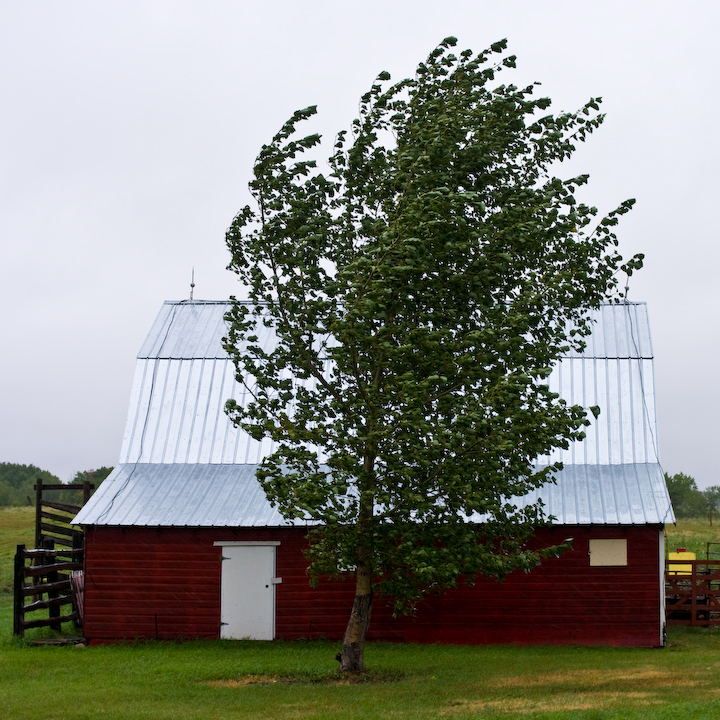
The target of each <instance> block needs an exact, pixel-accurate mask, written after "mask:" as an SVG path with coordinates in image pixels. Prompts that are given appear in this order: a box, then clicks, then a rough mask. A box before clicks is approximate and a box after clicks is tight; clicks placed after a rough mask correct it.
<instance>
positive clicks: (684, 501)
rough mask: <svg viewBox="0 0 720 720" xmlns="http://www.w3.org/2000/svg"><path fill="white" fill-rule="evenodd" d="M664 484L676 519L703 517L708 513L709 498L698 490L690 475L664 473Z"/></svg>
mask: <svg viewBox="0 0 720 720" xmlns="http://www.w3.org/2000/svg"><path fill="white" fill-rule="evenodd" d="M665 483H666V484H667V489H668V493H669V495H670V501H671V502H672V506H673V510H675V515H677V517H683V518H688V517H693V518H694V517H703V516H704V515H705V514H706V513H707V512H708V509H709V505H708V500H709V499H710V498H709V497H707V496H705V495H703V493H702V492H701V491H700V490H698V486H697V483H696V482H695V479H694V478H692V477H690V475H685V473H677V474H676V475H668V474H667V473H665Z"/></svg>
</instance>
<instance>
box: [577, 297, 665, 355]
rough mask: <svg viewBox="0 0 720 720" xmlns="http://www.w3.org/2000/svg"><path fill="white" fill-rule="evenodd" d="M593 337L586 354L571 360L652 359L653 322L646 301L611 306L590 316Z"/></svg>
mask: <svg viewBox="0 0 720 720" xmlns="http://www.w3.org/2000/svg"><path fill="white" fill-rule="evenodd" d="M590 318H591V320H592V334H591V335H590V336H589V337H587V338H586V339H585V342H586V347H585V350H584V351H583V352H582V353H577V352H575V351H570V352H568V353H567V357H580V356H582V357H585V358H652V356H653V352H652V341H651V339H650V322H649V320H648V313H647V305H646V304H645V303H643V302H639V303H638V302H632V303H631V302H623V303H607V304H605V305H601V306H600V308H599V309H598V310H593V311H592V312H591V313H590Z"/></svg>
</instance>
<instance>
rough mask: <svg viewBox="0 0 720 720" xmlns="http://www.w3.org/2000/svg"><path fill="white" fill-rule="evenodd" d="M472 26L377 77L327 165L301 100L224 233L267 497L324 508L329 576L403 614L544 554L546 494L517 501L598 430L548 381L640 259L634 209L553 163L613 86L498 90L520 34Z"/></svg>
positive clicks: (317, 512) (250, 424) (311, 511)
mask: <svg viewBox="0 0 720 720" xmlns="http://www.w3.org/2000/svg"><path fill="white" fill-rule="evenodd" d="M455 42H456V41H455V39H454V38H447V39H446V40H445V41H443V43H441V45H440V46H439V47H438V48H437V49H436V50H434V51H433V52H432V53H431V54H430V56H429V57H428V59H427V61H426V62H424V63H421V64H420V65H419V66H418V68H417V74H416V75H415V77H414V78H410V79H405V80H402V81H400V82H398V83H395V84H389V82H388V81H389V79H390V76H389V75H388V74H387V73H381V74H380V75H379V76H378V78H377V80H376V82H375V83H374V84H373V85H372V87H371V89H370V91H369V92H367V93H366V94H365V95H363V96H362V98H361V102H360V108H359V117H358V118H357V119H356V120H355V121H354V122H353V124H352V129H351V132H350V133H348V132H346V131H342V132H340V133H339V134H338V136H337V138H336V141H335V145H334V151H333V154H332V156H331V157H330V159H329V172H327V173H321V172H319V171H318V168H317V166H316V163H315V162H314V161H313V160H312V159H309V158H308V156H307V154H306V151H308V150H310V149H312V148H315V146H317V145H318V144H319V142H320V137H319V136H318V135H313V134H311V135H307V136H301V135H300V136H299V135H298V126H299V125H300V124H301V123H302V122H303V121H304V120H306V119H308V118H310V117H311V116H312V115H314V114H315V112H316V108H315V107H309V108H306V109H305V110H300V111H298V112H296V113H295V114H294V115H293V116H292V118H291V119H290V120H289V121H288V122H287V123H286V124H285V125H284V126H283V127H282V129H281V130H280V132H279V133H278V134H277V135H276V136H275V137H274V138H273V140H272V142H271V143H270V144H269V145H266V146H263V148H262V150H261V152H260V154H259V156H258V158H257V161H256V164H255V168H254V179H253V180H252V182H251V183H250V189H251V192H252V195H253V197H254V200H255V206H254V207H250V206H247V207H245V208H243V209H242V210H241V211H240V212H239V213H238V215H237V216H236V217H235V219H234V221H233V223H232V226H231V227H230V229H229V230H228V233H227V242H228V246H229V248H230V251H231V253H232V262H231V265H230V268H231V269H232V270H234V271H235V272H236V273H237V274H238V275H239V278H240V280H241V281H242V282H243V283H244V284H245V285H246V286H247V288H248V293H249V298H250V300H249V302H238V301H235V302H234V305H233V307H232V310H231V311H230V313H229V315H228V318H229V320H230V323H231V330H230V333H229V337H228V340H227V349H228V351H229V352H230V354H231V356H232V357H233V359H234V361H235V364H236V366H237V369H238V378H239V379H240V380H241V381H242V382H243V383H244V384H245V386H246V388H247V392H248V398H249V401H248V402H246V403H245V404H244V406H243V404H242V403H237V402H235V401H229V402H228V406H227V409H228V412H229V414H230V416H231V417H232V418H233V420H234V421H235V422H236V423H238V424H240V425H242V427H243V428H245V429H246V430H247V431H248V432H249V433H250V434H251V435H252V436H253V437H255V438H256V439H260V438H270V439H272V440H273V441H274V442H275V443H276V450H275V452H273V453H272V454H271V455H270V456H269V457H267V458H266V459H265V460H264V461H263V463H262V466H261V468H260V470H259V472H258V477H259V479H260V481H261V483H262V485H263V488H264V489H265V491H266V493H267V495H268V498H269V499H270V500H271V501H273V502H275V503H277V505H278V506H279V508H280V510H281V511H282V513H283V514H284V516H285V517H286V518H302V519H307V520H310V521H313V522H315V523H319V524H320V527H319V528H318V529H316V530H315V531H314V533H313V534H312V537H311V540H312V543H313V545H312V547H311V550H310V555H309V557H310V559H311V567H310V571H311V574H313V575H314V576H316V577H317V576H318V575H321V574H325V573H330V574H333V573H337V572H338V568H347V567H351V566H356V565H361V566H363V567H364V568H365V570H366V571H367V572H369V573H371V575H372V578H373V588H374V589H379V590H381V591H382V592H383V593H384V594H387V595H391V596H393V597H394V598H395V599H396V603H397V607H398V608H399V609H400V608H402V607H404V606H406V605H407V604H411V603H412V601H413V599H414V598H416V597H417V596H418V595H419V594H421V593H422V592H424V591H426V590H427V589H428V588H434V589H440V588H443V587H447V586H451V585H453V584H454V583H455V582H456V579H457V577H458V575H459V574H465V575H468V576H470V577H472V576H474V575H476V574H478V573H482V574H485V575H494V576H498V577H502V576H504V575H505V574H506V573H507V572H510V571H511V570H512V569H514V568H517V567H520V568H523V569H529V568H531V567H533V566H534V565H536V564H537V563H538V562H539V560H540V558H541V557H542V555H543V553H547V552H555V551H557V548H550V549H546V550H544V551H538V550H533V551H531V550H528V549H527V545H526V541H527V539H528V538H529V537H530V535H531V532H532V527H533V526H537V525H538V524H539V523H541V522H542V521H543V518H544V516H543V512H542V508H541V507H540V506H539V505H531V506H529V507H527V508H524V509H518V508H517V507H515V506H514V505H513V503H512V501H511V498H512V496H516V495H524V494H525V493H527V492H528V491H530V490H532V489H533V488H536V487H538V486H539V485H540V484H542V483H543V482H545V481H546V480H547V478H548V471H549V469H550V468H544V469H539V470H538V469H536V468H535V467H534V461H535V459H536V458H537V457H538V456H541V455H544V454H547V453H549V452H550V451H551V450H552V449H553V448H555V447H567V445H568V443H569V442H570V441H573V440H576V439H579V438H582V437H583V432H582V428H583V425H584V424H587V420H586V410H585V409H583V408H581V407H577V406H569V405H567V404H566V403H565V402H564V401H563V400H561V399H559V398H558V397H557V396H556V395H555V394H554V393H552V392H550V390H549V388H548V386H547V384H546V378H547V376H548V374H549V372H550V367H551V366H552V364H553V362H554V361H555V359H556V358H557V357H558V356H559V355H560V354H561V353H562V352H563V351H565V350H567V348H569V347H571V346H572V347H576V348H579V347H581V345H582V338H583V337H584V336H585V335H587V334H588V332H589V328H588V324H587V311H588V309H589V308H593V307H597V306H598V305H599V304H600V303H601V302H603V301H604V300H606V299H608V298H610V297H612V296H613V295H614V294H616V286H617V280H616V274H617V272H618V270H620V269H622V270H624V271H625V272H627V273H631V272H632V271H633V270H634V269H637V268H638V267H640V265H641V264H642V259H641V256H638V257H635V258H633V259H632V260H631V261H630V262H629V263H627V264H626V265H621V262H622V259H621V257H620V255H619V254H618V252H617V250H616V246H617V239H616V237H615V234H614V232H613V230H614V226H615V225H616V224H617V221H618V217H619V216H620V215H622V214H623V213H625V212H627V211H628V210H629V208H630V207H631V205H632V203H633V201H631V200H630V201H627V202H624V203H623V204H622V205H620V207H619V208H618V209H617V210H615V211H613V212H611V213H610V214H609V215H608V216H606V217H604V218H602V219H601V220H599V221H597V219H596V218H597V211H596V209H595V208H593V207H589V206H587V205H585V204H582V203H579V202H577V201H576V199H575V197H574V193H575V191H576V190H577V188H578V187H580V186H582V185H584V184H585V183H586V182H587V179H588V178H587V176H586V175H582V176H579V177H574V178H570V179H567V180H561V179H558V178H557V177H555V176H553V174H552V172H551V168H553V167H554V166H555V164H556V163H557V162H558V161H562V160H564V159H566V158H568V157H570V155H571V154H572V152H573V150H574V149H575V145H576V144H577V143H578V142H581V141H584V140H585V139H586V137H587V136H588V135H589V134H590V133H592V132H593V131H594V130H595V129H596V128H597V127H598V126H599V125H600V123H601V122H602V119H603V116H602V115H600V114H599V112H598V110H599V102H600V98H593V99H591V100H590V101H589V102H588V103H587V104H586V105H585V106H584V107H582V108H581V109H580V111H578V112H576V113H561V114H559V115H557V116H553V115H551V114H547V112H546V111H547V108H548V106H549V105H550V100H549V99H547V98H543V97H535V95H534V90H535V88H534V86H529V87H526V88H522V89H520V88H517V87H515V86H514V85H512V84H510V85H505V84H500V83H499V82H498V77H499V75H500V73H501V72H504V71H506V70H507V69H508V68H513V67H514V66H515V58H514V57H513V56H504V51H505V47H506V43H505V41H502V42H499V43H496V44H494V45H493V46H492V47H491V48H490V49H489V50H487V51H485V52H482V53H480V54H477V55H476V54H474V53H473V52H472V51H470V50H466V51H464V52H461V53H460V54H459V55H456V54H454V53H453V51H452V49H451V48H452V47H453V46H454V45H455ZM498 56H501V57H499V58H498V61H497V62H493V58H495V57H498ZM261 323H264V324H265V325H266V326H268V327H272V328H273V331H274V333H275V334H276V336H277V345H276V346H274V347H272V348H268V347H263V346H262V344H261V343H259V342H258V334H257V328H258V326H259V324H261ZM569 327H572V328H573V329H572V330H570V331H569V330H568V328H569ZM471 517H472V518H476V519H477V518H480V517H481V518H482V519H483V523H482V524H478V523H470V522H467V519H468V518H471Z"/></svg>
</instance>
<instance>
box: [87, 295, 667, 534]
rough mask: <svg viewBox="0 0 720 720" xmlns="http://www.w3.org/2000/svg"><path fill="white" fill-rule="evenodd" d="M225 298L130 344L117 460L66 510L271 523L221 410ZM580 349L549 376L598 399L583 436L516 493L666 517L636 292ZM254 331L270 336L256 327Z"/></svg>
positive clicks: (629, 520)
mask: <svg viewBox="0 0 720 720" xmlns="http://www.w3.org/2000/svg"><path fill="white" fill-rule="evenodd" d="M228 307H229V305H228V303H227V302H211V301H199V300H195V301H182V302H166V303H165V304H164V305H163V307H162V309H161V311H160V314H159V315H158V317H157V319H156V321H155V323H154V325H153V327H152V329H151V331H150V333H149V335H148V337H147V339H146V340H145V342H144V343H143V346H142V348H141V350H140V353H139V354H138V358H137V366H136V371H135V379H134V381H133V387H132V392H131V396H130V408H129V411H128V419H127V424H126V428H125V435H124V437H123V444H122V449H121V452H120V462H119V464H118V466H117V467H116V468H115V470H114V471H113V473H112V474H111V475H110V476H109V477H108V478H107V479H106V480H105V481H104V482H103V484H102V485H101V486H100V488H99V489H98V491H97V492H96V493H95V495H94V496H93V497H92V498H91V500H90V502H89V503H88V504H87V505H86V506H85V507H84V508H83V509H82V511H81V512H80V514H79V515H78V516H77V518H76V519H75V521H76V522H77V523H78V524H88V525H92V524H102V525H118V526H125V525H143V526H173V527H177V526H187V527H219V526H223V527H225V526H235V527H243V526H279V525H285V524H287V523H285V521H284V520H283V518H282V517H281V516H280V514H279V513H278V512H277V510H276V509H274V508H273V507H272V506H271V505H270V503H269V502H268V501H267V499H266V498H265V495H264V493H263V491H262V489H261V488H260V485H259V483H258V482H257V480H256V479H255V469H256V467H257V464H258V463H259V462H260V461H261V460H262V458H263V457H264V456H265V455H266V454H268V453H269V452H271V451H272V449H273V446H272V443H270V441H262V442H258V441H256V440H253V439H252V438H250V436H249V435H248V434H247V433H245V432H244V431H243V430H241V429H238V428H236V427H234V426H233V425H232V423H231V422H230V421H229V419H228V417H227V416H226V414H225V412H224V407H225V402H226V401H227V400H228V399H230V398H233V399H235V400H236V401H237V402H238V403H239V404H241V405H242V404H244V403H245V402H247V399H248V398H247V394H246V390H245V388H244V387H243V386H242V385H240V384H238V383H237V382H236V380H235V368H234V366H233V364H232V362H231V361H230V359H229V358H228V355H227V353H226V352H225V350H224V349H223V347H222V340H223V337H225V335H226V334H227V326H226V324H225V320H224V315H225V313H226V312H227V310H228ZM593 320H594V325H593V333H592V335H591V336H590V337H589V338H588V339H587V347H586V348H585V351H584V352H583V353H577V352H569V353H568V354H567V355H566V356H563V357H562V358H560V360H559V361H558V363H557V364H556V366H555V368H554V369H553V372H552V374H551V375H550V378H549V383H550V386H551V388H552V389H553V390H554V391H556V392H558V393H559V394H560V396H561V397H563V398H565V399H566V400H567V401H569V402H571V403H573V404H578V405H582V406H584V407H591V406H593V405H598V406H600V408H601V409H602V412H601V414H600V416H599V417H598V418H597V419H596V420H594V421H593V423H592V425H591V426H590V427H589V428H587V429H586V432H587V438H586V439H585V440H584V441H583V442H576V443H572V444H571V445H570V447H569V449H568V450H561V449H559V450H556V451H555V452H553V454H552V455H551V456H550V457H546V458H538V464H539V465H544V464H549V463H551V462H555V461H557V460H560V461H562V462H563V464H564V469H563V470H562V471H561V472H559V473H556V481H557V482H556V483H555V484H552V483H548V484H547V485H545V486H543V487H542V488H540V489H539V490H537V491H535V492H533V493H531V494H530V495H528V496H527V497H526V498H523V499H520V500H518V501H517V502H518V504H521V503H523V502H525V501H527V502H534V501H535V500H536V499H538V498H541V499H542V500H543V502H544V503H545V506H546V511H547V513H548V514H551V515H553V516H555V518H556V520H555V522H556V523H558V524H573V525H574V524H611V525H636V524H661V523H666V522H672V521H674V517H673V514H672V508H671V505H670V500H669V497H668V493H667V489H666V486H665V481H664V477H663V473H662V469H661V467H660V464H659V455H658V441H657V426H656V419H655V392H654V377H653V356H652V345H651V340H650V329H649V323H648V316H647V308H646V306H645V304H644V303H621V304H612V305H611V304H607V305H603V306H602V307H601V308H600V309H599V310H597V311H595V312H594V313H593ZM258 335H259V337H260V342H261V344H262V345H263V347H264V348H265V349H266V350H270V349H272V347H273V345H274V343H275V336H274V333H273V331H272V330H271V329H268V328H264V327H260V328H259V330H258Z"/></svg>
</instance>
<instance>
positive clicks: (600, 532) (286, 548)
mask: <svg viewBox="0 0 720 720" xmlns="http://www.w3.org/2000/svg"><path fill="white" fill-rule="evenodd" d="M659 529H660V528H659V527H649V526H644V527H622V526H620V527H607V526H598V527H585V526H583V527H568V526H562V527H556V528H549V529H542V530H540V531H538V533H537V542H538V543H541V544H543V545H545V544H548V545H549V544H556V543H559V542H562V540H563V539H564V538H566V537H568V536H572V537H574V542H573V550H572V551H569V552H567V553H565V554H564V555H562V556H561V557H559V558H552V559H550V560H547V561H546V562H544V563H543V564H542V566H541V567H539V568H537V569H536V570H534V571H533V572H532V573H529V574H523V573H513V574H511V575H510V576H509V577H508V578H506V579H505V581H504V582H502V583H497V582H495V581H493V580H485V579H480V580H478V581H476V583H475V585H474V586H473V587H470V586H467V585H461V586H459V587H458V588H455V589H453V590H450V591H448V592H446V593H444V594H443V595H440V596H430V597H428V598H426V599H424V600H423V601H422V602H421V603H420V605H419V607H418V612H417V615H416V616H415V617H410V618H393V617H392V612H391V610H390V608H389V606H388V604H387V603H385V602H384V601H383V599H382V598H378V599H377V600H376V603H375V606H374V608H373V620H372V623H371V626H370V631H369V633H368V639H369V640H394V641H405V642H422V643H431V642H440V643H463V644H486V643H519V644H587V645H595V644H606V645H636V646H655V645H657V644H658V642H659V627H660V595H659V593H660V575H659V573H660V570H659V559H658V557H659V552H658V551H659V548H658V542H659V533H658V530H659ZM590 538H627V540H628V565H627V567H620V568H605V567H590V564H589V558H588V540H589V539H590ZM220 540H275V541H280V543H281V544H280V546H279V547H278V549H277V575H278V577H281V578H282V584H280V585H278V586H277V587H276V593H277V594H276V636H277V637H278V638H284V639H297V638H308V637H325V638H328V639H333V640H334V639H339V638H341V637H342V633H343V631H344V630H345V625H346V623H347V619H348V615H349V612H350V608H351V607H352V600H353V593H354V586H353V583H352V581H349V582H344V583H343V582H339V581H338V582H324V583H321V584H320V586H319V587H318V588H310V587H309V585H308V579H307V575H306V572H305V568H306V562H305V558H304V556H303V548H304V546H305V534H304V531H303V530H302V529H299V528H238V529H231V528H222V529H209V528H198V529H187V528H137V527H132V528H126V529H123V528H108V527H89V528H87V535H86V543H87V546H86V553H85V564H86V581H85V593H86V595H85V627H84V634H85V636H86V637H87V638H89V639H90V640H91V641H94V642H98V641H99V642H103V641H105V642H107V641H113V640H119V639H126V638H156V637H157V638H159V639H168V638H176V637H179V636H183V637H199V638H216V637H218V636H219V627H220V566H221V562H220V557H221V548H220V547H215V546H214V545H213V543H214V542H216V541H220Z"/></svg>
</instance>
